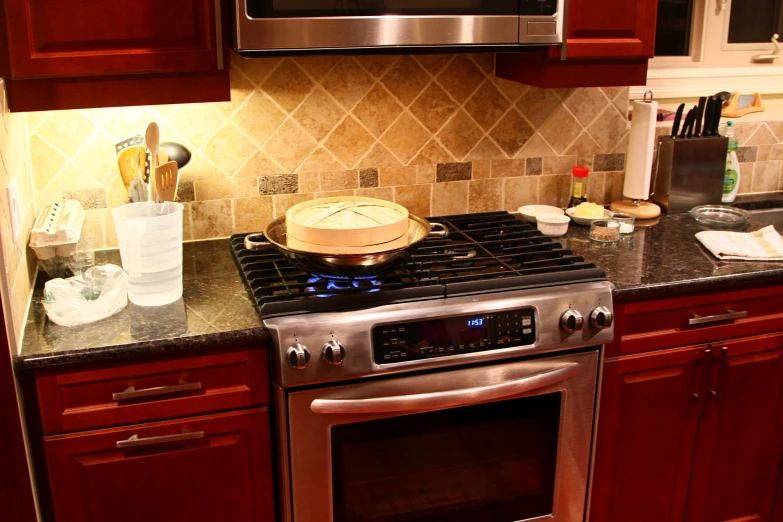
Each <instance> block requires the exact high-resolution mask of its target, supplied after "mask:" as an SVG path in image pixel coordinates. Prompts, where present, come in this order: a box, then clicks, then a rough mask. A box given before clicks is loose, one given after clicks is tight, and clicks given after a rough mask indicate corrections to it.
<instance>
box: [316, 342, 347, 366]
mask: <svg viewBox="0 0 783 522" xmlns="http://www.w3.org/2000/svg"><path fill="white" fill-rule="evenodd" d="M321 357H323V360H324V361H326V362H327V363H329V364H331V365H333V366H337V365H340V364H342V363H343V359H345V347H344V346H343V345H342V344H341V343H340V341H335V340H334V339H332V340H331V341H329V342H328V343H326V344H325V345H324V347H323V348H322V349H321Z"/></svg>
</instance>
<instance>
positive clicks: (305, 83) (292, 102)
mask: <svg viewBox="0 0 783 522" xmlns="http://www.w3.org/2000/svg"><path fill="white" fill-rule="evenodd" d="M263 88H264V91H265V92H266V94H268V95H269V96H270V97H271V98H272V99H273V100H275V101H276V102H277V103H278V105H280V106H281V107H282V108H283V109H285V110H286V111H288V112H292V111H293V110H294V109H296V107H297V106H298V105H299V104H300V103H301V102H302V100H304V99H305V97H307V95H308V94H309V93H310V90H311V89H312V88H313V82H312V80H310V78H308V77H307V75H306V74H305V73H304V72H303V71H302V69H300V68H299V66H298V65H296V64H295V63H294V61H293V60H291V59H290V58H286V59H285V60H283V63H281V64H280V65H279V66H278V67H277V69H275V70H274V72H273V73H272V74H271V75H270V76H269V77H268V78H267V79H266V81H265V82H264V83H263Z"/></svg>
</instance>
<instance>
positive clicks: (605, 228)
mask: <svg viewBox="0 0 783 522" xmlns="http://www.w3.org/2000/svg"><path fill="white" fill-rule="evenodd" d="M590 239H592V240H593V241H598V242H600V243H616V242H617V241H620V222H619V221H615V220H614V219H611V218H610V219H596V220H595V221H593V222H592V223H590Z"/></svg>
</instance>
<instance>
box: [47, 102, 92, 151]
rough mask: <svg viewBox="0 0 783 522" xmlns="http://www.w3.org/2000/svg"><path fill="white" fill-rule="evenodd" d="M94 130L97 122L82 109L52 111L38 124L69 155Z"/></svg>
mask: <svg viewBox="0 0 783 522" xmlns="http://www.w3.org/2000/svg"><path fill="white" fill-rule="evenodd" d="M93 130H95V124H94V123H93V122H92V120H90V119H89V118H87V117H86V116H85V115H84V114H82V113H81V112H80V111H52V112H50V113H49V114H48V115H47V117H46V119H44V120H43V122H42V123H40V124H39V125H38V132H39V133H40V134H41V135H43V136H47V138H48V139H49V142H50V143H51V144H52V145H54V146H55V148H57V150H59V151H60V152H62V153H63V154H65V156H67V157H71V156H73V154H75V153H76V151H77V150H79V149H80V148H81V147H82V145H84V142H85V141H87V138H89V137H90V135H91V134H92V132H93Z"/></svg>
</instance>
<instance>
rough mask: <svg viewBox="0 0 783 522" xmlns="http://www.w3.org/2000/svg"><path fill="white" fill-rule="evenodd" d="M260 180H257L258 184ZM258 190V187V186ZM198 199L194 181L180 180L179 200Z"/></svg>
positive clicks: (178, 187)
mask: <svg viewBox="0 0 783 522" xmlns="http://www.w3.org/2000/svg"><path fill="white" fill-rule="evenodd" d="M257 184H258V180H256V185H257ZM256 191H258V189H257V188H256ZM195 199H196V189H195V187H194V182H193V181H180V182H179V184H178V185H177V201H179V202H180V203H186V202H189V201H194V200H195Z"/></svg>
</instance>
